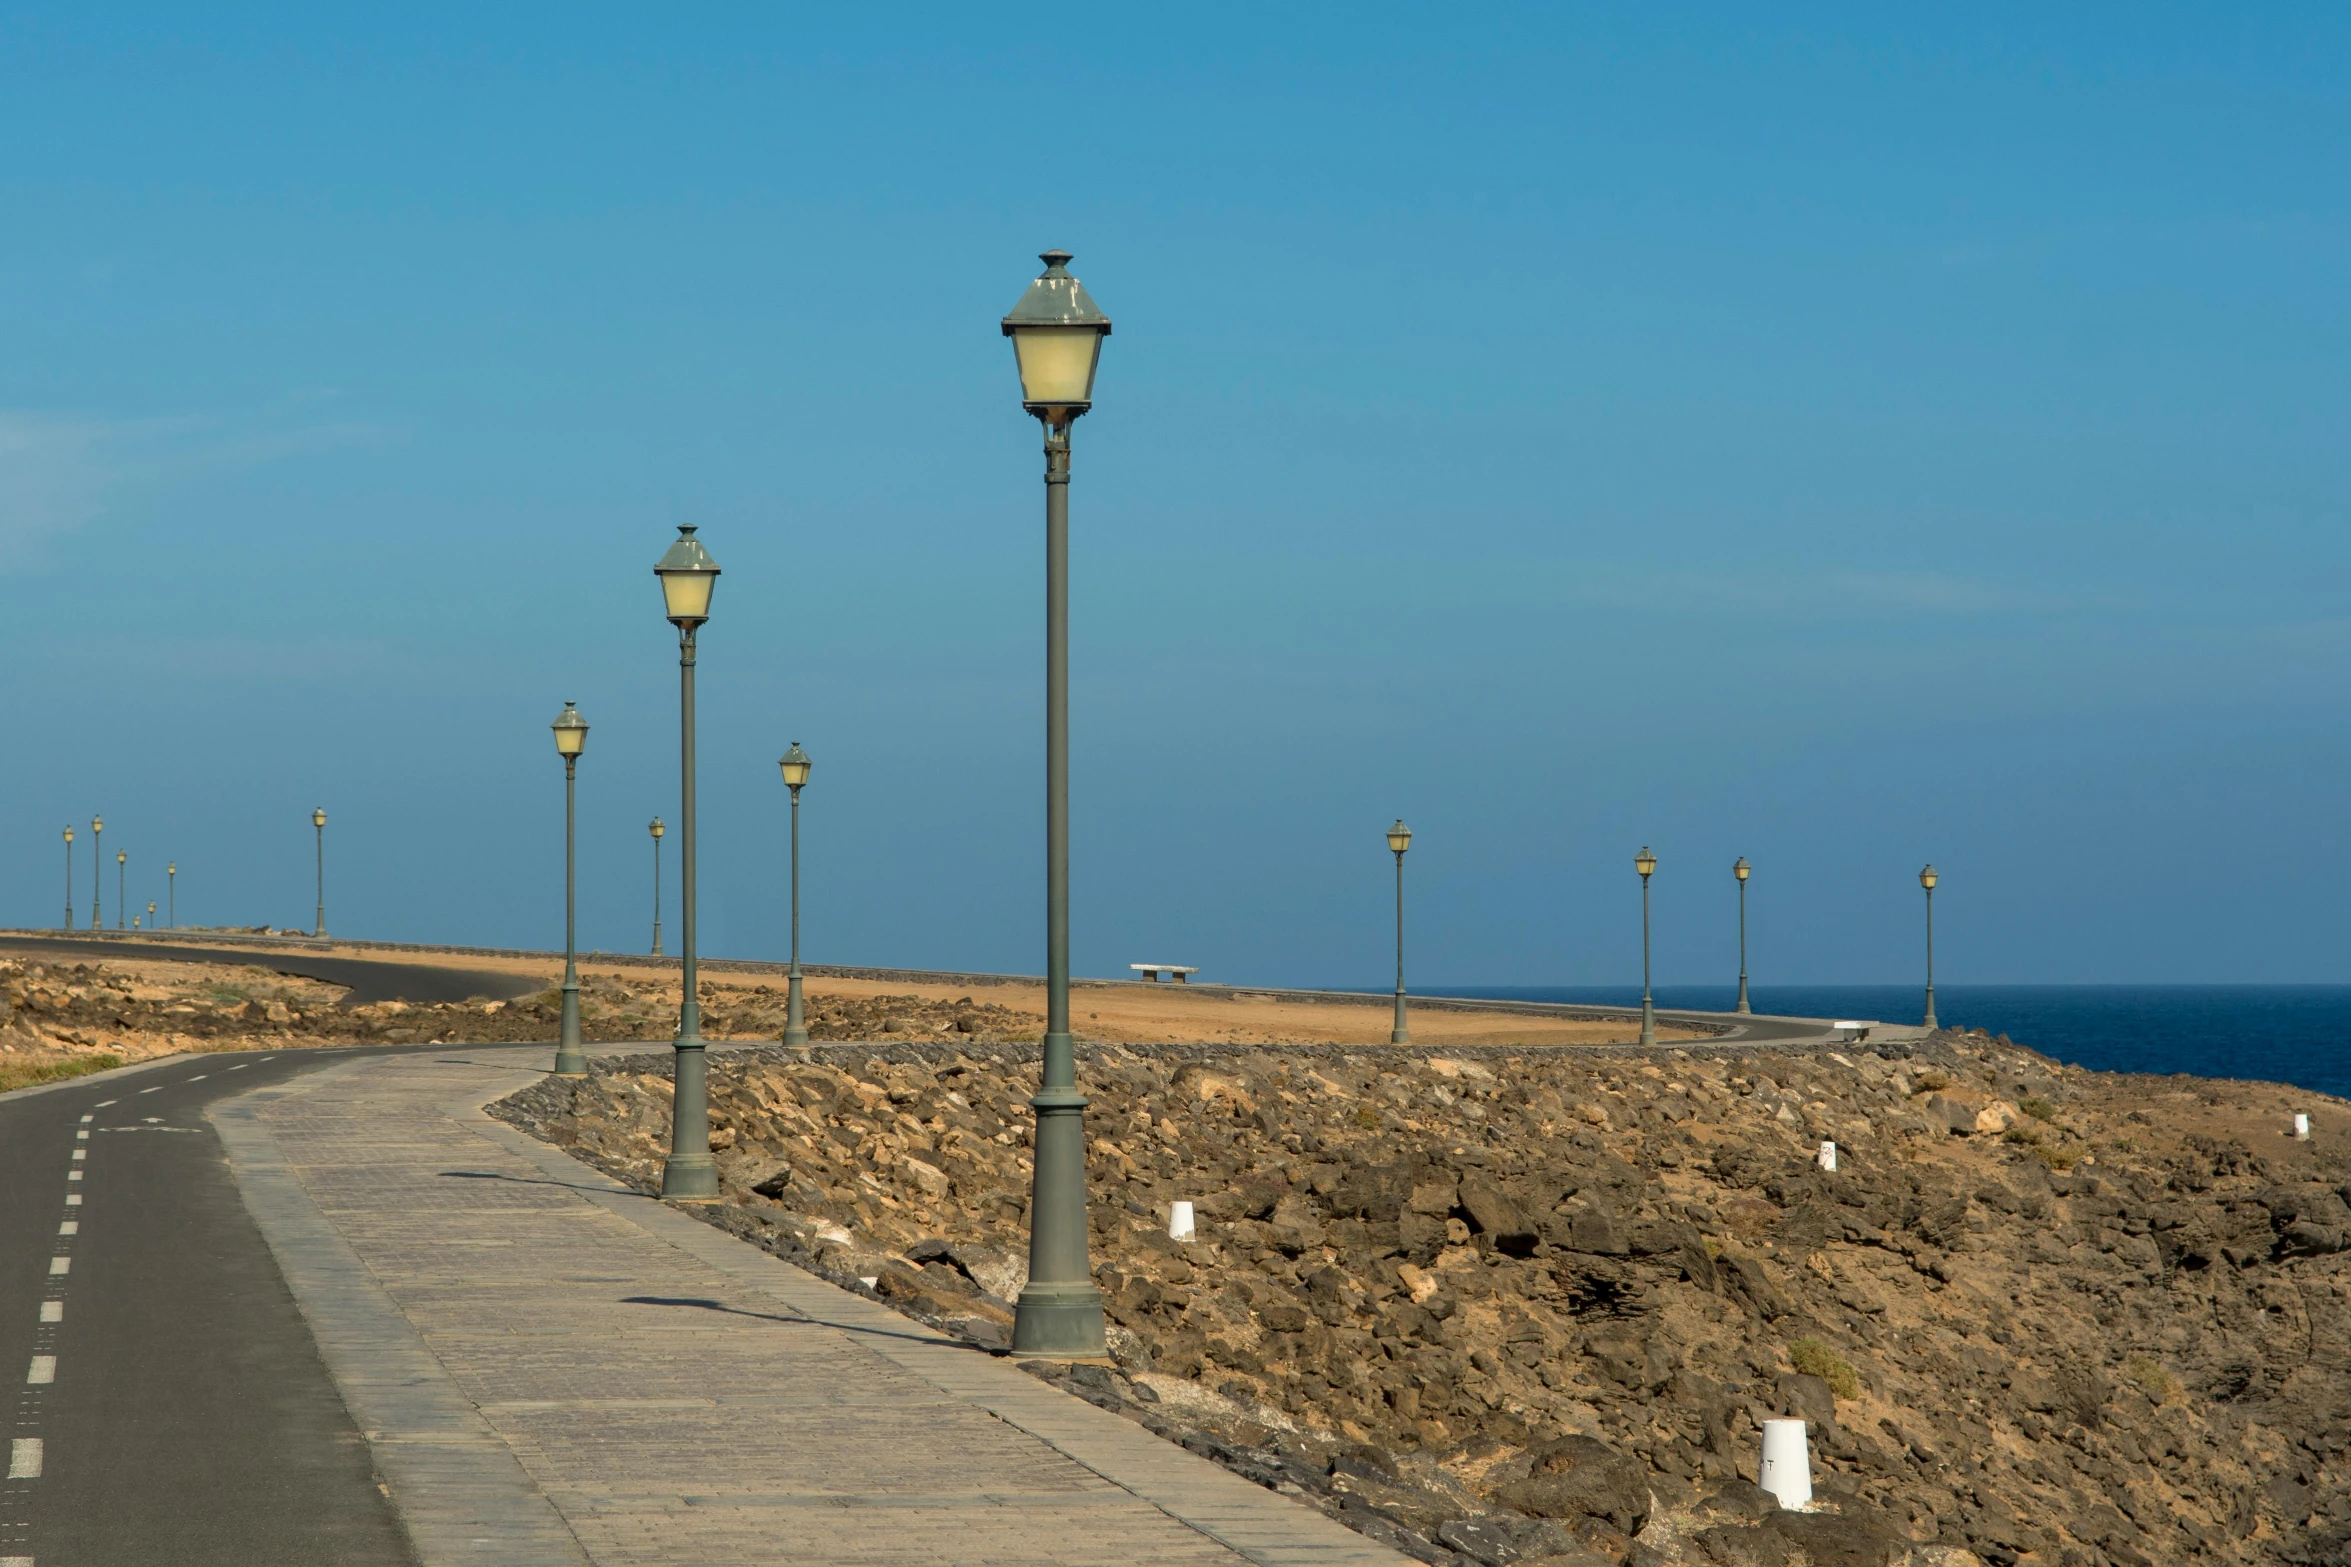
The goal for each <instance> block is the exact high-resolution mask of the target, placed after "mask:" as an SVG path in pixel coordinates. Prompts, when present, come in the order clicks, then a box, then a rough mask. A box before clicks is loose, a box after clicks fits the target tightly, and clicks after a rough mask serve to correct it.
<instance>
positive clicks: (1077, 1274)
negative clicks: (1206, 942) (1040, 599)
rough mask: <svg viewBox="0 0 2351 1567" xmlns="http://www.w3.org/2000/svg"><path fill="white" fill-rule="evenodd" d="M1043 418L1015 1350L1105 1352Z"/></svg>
mask: <svg viewBox="0 0 2351 1567" xmlns="http://www.w3.org/2000/svg"><path fill="white" fill-rule="evenodd" d="M1044 424H1045V909H1046V913H1045V1051H1044V1054H1045V1064H1044V1067H1045V1069H1044V1081H1043V1084H1042V1085H1041V1086H1040V1087H1039V1089H1038V1090H1037V1095H1036V1097H1035V1098H1033V1099H1031V1100H1030V1101H1029V1105H1030V1107H1031V1108H1033V1109H1034V1110H1035V1111H1036V1112H1037V1134H1036V1143H1037V1146H1036V1155H1037V1158H1036V1176H1035V1186H1034V1189H1033V1193H1032V1196H1031V1198H1030V1202H1029V1281H1028V1283H1027V1284H1026V1285H1025V1286H1023V1287H1022V1289H1021V1292H1020V1300H1019V1303H1018V1309H1017V1311H1016V1313H1015V1315H1014V1318H1013V1325H1012V1349H1013V1353H1014V1354H1019V1355H1053V1356H1063V1357H1091V1356H1098V1355H1102V1354H1105V1353H1106V1352H1107V1344H1106V1341H1105V1338H1104V1328H1103V1321H1102V1292H1101V1291H1100V1290H1098V1289H1096V1288H1095V1287H1094V1270H1093V1267H1092V1264H1091V1261H1090V1259H1089V1257H1088V1254H1087V1246H1086V1125H1085V1112H1086V1096H1085V1095H1084V1094H1081V1093H1079V1092H1078V1088H1077V1080H1078V1078H1077V1051H1076V1047H1075V1045H1074V1043H1073V1042H1072V1040H1071V1038H1070V1031H1069V423H1068V420H1067V417H1066V416H1065V418H1064V422H1063V423H1061V424H1060V425H1059V426H1056V425H1054V424H1053V423H1052V422H1051V420H1050V419H1049V418H1048V419H1046V420H1045V421H1044Z"/></svg>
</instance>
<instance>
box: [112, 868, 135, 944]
mask: <svg viewBox="0 0 2351 1567" xmlns="http://www.w3.org/2000/svg"><path fill="white" fill-rule="evenodd" d="M130 859H131V851H130V850H128V849H117V850H115V851H114V928H115V929H116V930H120V929H122V917H123V913H124V911H125V908H126V907H127V903H128V900H127V899H126V898H125V897H124V896H123V890H122V885H123V882H124V880H125V879H127V878H128V876H129V875H130V871H129V869H128V867H129V865H130Z"/></svg>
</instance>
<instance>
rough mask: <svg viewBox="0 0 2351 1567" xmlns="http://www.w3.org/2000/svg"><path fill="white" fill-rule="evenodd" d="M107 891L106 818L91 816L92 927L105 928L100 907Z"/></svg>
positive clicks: (104, 918) (104, 915) (93, 928)
mask: <svg viewBox="0 0 2351 1567" xmlns="http://www.w3.org/2000/svg"><path fill="white" fill-rule="evenodd" d="M105 892H106V818H105V817H103V816H93V817H91V818H90V928H91V929H92V930H104V929H105V928H106V913H105V911H104V910H103V909H101V908H100V907H99V905H100V904H101V903H103V902H104V901H105Z"/></svg>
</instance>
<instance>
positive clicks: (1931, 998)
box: [1926, 985, 1942, 1034]
mask: <svg viewBox="0 0 2351 1567" xmlns="http://www.w3.org/2000/svg"><path fill="white" fill-rule="evenodd" d="M1926 1027H1927V1032H1928V1033H1930V1034H1931V1033H1933V1032H1934V1031H1935V1030H1936V1029H1938V1028H1940V1027H1942V1025H1941V1024H1940V1023H1937V1022H1936V1021H1935V988H1934V986H1932V985H1929V986H1928V987H1927V1016H1926Z"/></svg>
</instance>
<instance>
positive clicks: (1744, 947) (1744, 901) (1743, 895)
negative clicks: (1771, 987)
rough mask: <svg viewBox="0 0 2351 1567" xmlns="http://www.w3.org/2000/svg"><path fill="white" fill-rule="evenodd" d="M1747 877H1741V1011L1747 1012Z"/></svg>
mask: <svg viewBox="0 0 2351 1567" xmlns="http://www.w3.org/2000/svg"><path fill="white" fill-rule="evenodd" d="M1747 1010H1748V1008H1747V878H1746V877H1744V876H1742V877H1740V878H1739V1011H1740V1012H1741V1013H1742V1014H1745V1013H1746V1012H1747Z"/></svg>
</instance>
